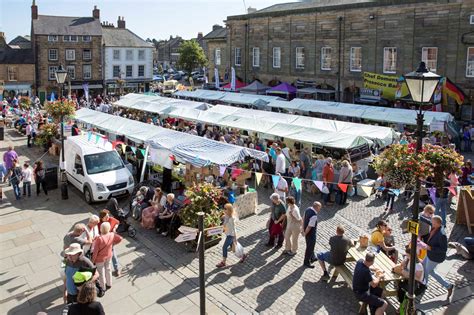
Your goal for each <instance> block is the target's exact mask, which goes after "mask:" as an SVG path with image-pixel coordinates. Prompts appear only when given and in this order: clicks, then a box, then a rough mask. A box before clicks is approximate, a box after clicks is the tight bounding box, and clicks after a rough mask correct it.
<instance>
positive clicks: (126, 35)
mask: <svg viewBox="0 0 474 315" xmlns="http://www.w3.org/2000/svg"><path fill="white" fill-rule="evenodd" d="M102 41H103V43H104V44H105V46H108V47H146V48H148V47H150V48H152V47H153V44H152V43H148V42H146V41H145V40H143V39H142V38H140V37H139V36H138V35H136V34H135V33H133V32H132V31H130V30H128V29H126V28H110V27H104V28H102Z"/></svg>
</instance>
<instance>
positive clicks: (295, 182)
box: [293, 177, 302, 191]
mask: <svg viewBox="0 0 474 315" xmlns="http://www.w3.org/2000/svg"><path fill="white" fill-rule="evenodd" d="M301 181H302V179H301V178H298V177H293V185H295V188H296V191H301Z"/></svg>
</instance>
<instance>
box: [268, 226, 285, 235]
mask: <svg viewBox="0 0 474 315" xmlns="http://www.w3.org/2000/svg"><path fill="white" fill-rule="evenodd" d="M281 232H283V227H282V225H281V224H280V223H273V225H272V226H271V227H270V235H271V236H277V235H279V234H280V233H281Z"/></svg>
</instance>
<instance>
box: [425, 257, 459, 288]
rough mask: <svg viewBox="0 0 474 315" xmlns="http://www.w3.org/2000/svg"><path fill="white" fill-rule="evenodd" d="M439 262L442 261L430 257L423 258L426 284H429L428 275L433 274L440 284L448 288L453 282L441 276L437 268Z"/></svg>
mask: <svg viewBox="0 0 474 315" xmlns="http://www.w3.org/2000/svg"><path fill="white" fill-rule="evenodd" d="M439 264H440V263H437V262H434V261H431V260H430V259H429V258H428V257H426V258H425V260H423V269H424V270H425V278H424V280H423V282H424V283H425V285H428V277H429V276H432V277H433V278H435V280H436V281H438V282H439V284H441V285H442V286H443V287H445V288H446V289H449V288H450V287H451V286H452V284H451V283H449V282H448V281H446V280H444V278H443V277H441V276H440V275H439V274H438V273H437V272H436V270H435V269H436V267H437V266H438V265H439Z"/></svg>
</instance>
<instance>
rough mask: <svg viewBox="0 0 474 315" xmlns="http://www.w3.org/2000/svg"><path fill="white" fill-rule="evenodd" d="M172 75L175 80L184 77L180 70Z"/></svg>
mask: <svg viewBox="0 0 474 315" xmlns="http://www.w3.org/2000/svg"><path fill="white" fill-rule="evenodd" d="M172 77H173V80H176V81H179V80H181V79H182V78H183V75H182V74H180V73H179V72H176V73H174V74H173V75H172Z"/></svg>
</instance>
